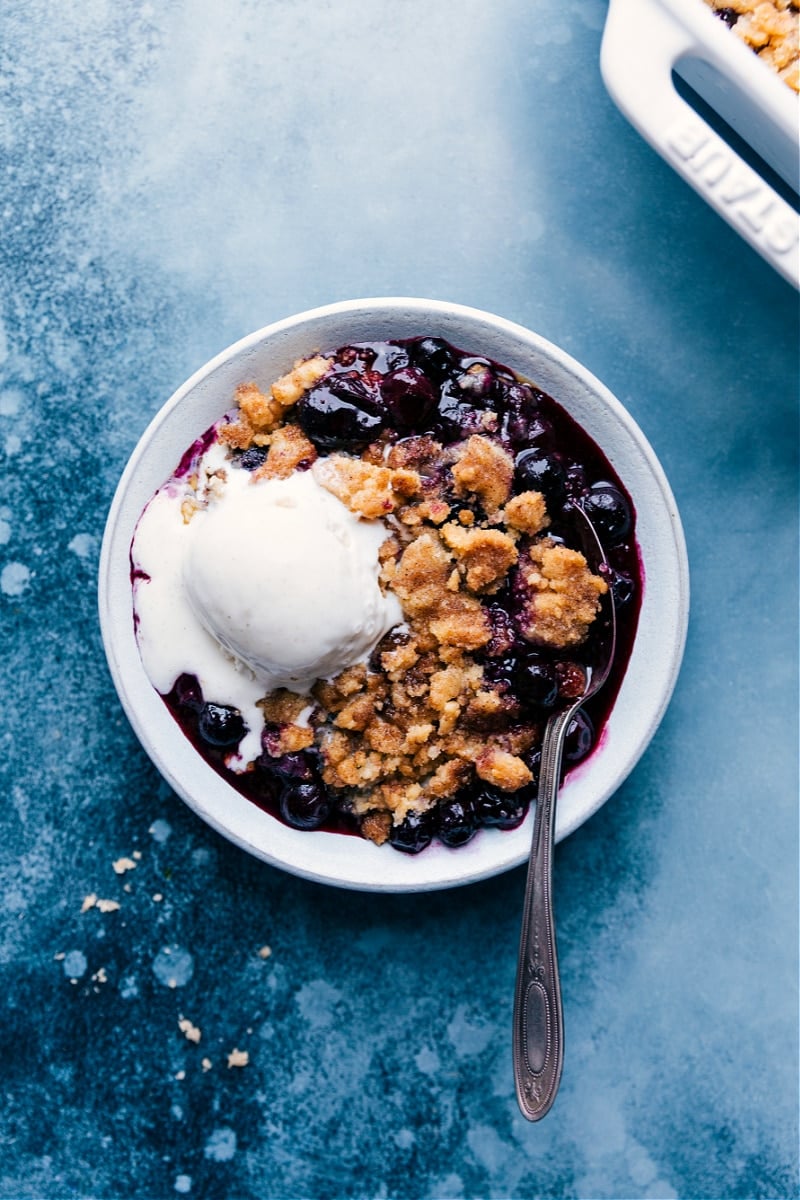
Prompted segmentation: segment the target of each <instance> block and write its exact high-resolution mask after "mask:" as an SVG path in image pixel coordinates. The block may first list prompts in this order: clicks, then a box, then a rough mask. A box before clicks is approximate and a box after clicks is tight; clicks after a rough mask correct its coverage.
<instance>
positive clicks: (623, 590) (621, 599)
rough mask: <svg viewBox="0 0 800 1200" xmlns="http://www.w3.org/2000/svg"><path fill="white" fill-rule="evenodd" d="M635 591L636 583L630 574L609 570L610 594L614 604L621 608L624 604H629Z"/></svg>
mask: <svg viewBox="0 0 800 1200" xmlns="http://www.w3.org/2000/svg"><path fill="white" fill-rule="evenodd" d="M635 593H636V584H635V583H634V582H633V580H632V579H631V577H630V575H628V574H627V572H625V571H615V570H612V572H611V594H612V595H613V597H614V604H615V606H616V607H617V608H621V607H622V606H623V605H624V604H630V602H631V600H632V599H633V597H634V595H635Z"/></svg>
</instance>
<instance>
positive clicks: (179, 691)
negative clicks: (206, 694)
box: [173, 675, 203, 713]
mask: <svg viewBox="0 0 800 1200" xmlns="http://www.w3.org/2000/svg"><path fill="white" fill-rule="evenodd" d="M173 690H174V694H175V700H176V702H177V703H178V704H179V705H180V706H181V708H188V709H189V710H190V711H191V712H197V713H199V712H200V710H201V709H202V707H203V692H202V690H201V688H200V684H199V682H198V680H197V677H196V676H195V675H179V676H178V678H177V679H176V680H175V687H174V689H173Z"/></svg>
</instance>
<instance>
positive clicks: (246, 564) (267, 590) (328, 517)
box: [183, 470, 403, 692]
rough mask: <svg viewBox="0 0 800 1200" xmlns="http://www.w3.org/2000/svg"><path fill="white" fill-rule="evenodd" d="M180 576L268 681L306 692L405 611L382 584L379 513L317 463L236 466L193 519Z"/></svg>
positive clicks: (367, 648)
mask: <svg viewBox="0 0 800 1200" xmlns="http://www.w3.org/2000/svg"><path fill="white" fill-rule="evenodd" d="M187 535H188V545H187V548H186V554H185V557H184V566H183V586H184V588H185V591H186V595H187V598H188V600H189V603H190V605H191V607H192V609H193V610H194V613H195V615H196V616H197V618H198V620H199V621H200V622H201V623H202V625H203V626H204V627H205V629H206V630H207V631H208V632H209V633H210V634H211V635H212V636H213V637H214V638H215V639H216V641H217V642H218V643H219V644H220V645H221V646H222V647H223V649H225V650H226V651H227V652H228V653H230V654H232V655H233V656H235V658H237V659H239V660H240V661H241V662H243V663H245V664H246V665H247V666H248V667H249V668H250V669H251V670H252V671H253V672H254V674H255V675H256V677H257V678H258V679H259V680H260V681H262V682H263V683H264V685H265V686H266V687H267V688H269V689H272V688H275V687H286V688H290V689H291V690H293V691H299V692H304V691H307V690H308V688H309V687H310V686H311V684H312V683H313V681H314V680H315V679H321V678H322V679H324V678H329V677H331V676H333V675H336V674H338V673H339V672H340V671H342V670H344V669H345V668H346V667H348V666H350V665H352V664H353V663H356V662H359V661H361V660H363V659H365V658H366V657H368V655H369V654H370V652H371V651H372V650H373V648H374V647H375V645H376V644H377V643H378V641H380V639H381V638H382V637H383V635H384V634H385V633H386V632H387V631H388V630H389V629H391V628H392V626H393V625H396V624H398V623H399V622H401V621H402V620H403V614H402V609H401V607H400V604H399V602H398V600H397V598H396V597H395V596H393V595H392V594H391V593H389V594H387V595H384V594H383V593H382V592H381V589H380V586H379V584H378V571H379V562H378V549H379V547H380V545H381V543H382V542H383V541H384V540H385V539H386V537H387V529H386V527H385V525H384V524H383V523H382V522H381V521H365V520H362V519H361V518H360V517H358V516H357V515H356V514H355V513H352V512H350V510H349V509H348V508H347V507H346V506H345V505H344V504H342V502H341V501H340V500H339V499H337V497H336V496H333V495H332V494H331V493H330V492H328V491H326V489H325V488H323V487H321V486H320V484H319V483H318V482H317V481H316V479H315V477H314V475H313V473H312V472H311V471H300V472H295V473H294V474H293V475H291V476H289V478H288V479H261V480H256V479H254V478H253V476H252V475H251V474H250V473H249V472H246V471H244V470H241V471H230V472H228V478H227V482H226V484H225V486H224V487H223V488H222V489H220V490H219V491H218V492H217V494H216V495H213V496H212V498H211V500H210V502H209V504H208V507H207V508H205V509H203V510H201V511H199V512H196V513H195V514H194V516H193V518H192V520H191V522H190V523H189V526H188V528H187Z"/></svg>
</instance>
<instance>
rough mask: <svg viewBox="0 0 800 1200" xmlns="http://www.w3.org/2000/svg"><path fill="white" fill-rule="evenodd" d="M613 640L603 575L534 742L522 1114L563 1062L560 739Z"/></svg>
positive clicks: (547, 1098) (517, 1070)
mask: <svg viewBox="0 0 800 1200" xmlns="http://www.w3.org/2000/svg"><path fill="white" fill-rule="evenodd" d="M573 513H574V515H575V524H576V525H577V526H578V533H579V536H580V540H581V543H582V545H581V550H582V551H583V554H584V557H585V558H586V561H587V562H588V564H589V566H590V567H591V569H592V570H593V571H596V572H597V573H598V574H602V575H605V576H606V577H608V574H609V568H608V563H607V561H606V556H605V554H604V552H603V548H602V546H601V545H600V541H599V539H598V537H597V533H596V532H595V529H594V526H593V525H592V523H591V521H590V520H589V518H588V517H587V516H586V514H585V513H584V512H583V510H582V509H580V508H578V507H577V505H576V506H575V507H574V509H573ZM615 642H616V617H615V613H614V599H613V596H612V594H611V587H610V582H609V588H608V591H607V592H606V594H605V595H604V596H603V597H601V609H600V612H599V613H598V615H597V617H596V618H595V623H594V625H593V646H594V647H595V653H594V661H593V662H590V663H589V664H588V672H587V679H586V686H585V688H584V691H583V695H582V696H580V697H579V698H578V699H577V700H575V701H573V702H572V703H571V704H570V705H569V707H568V708H565V709H562V710H560V711H558V712H556V713H554V714H553V715H552V716H551V717H550V718H549V720H548V722H547V725H546V726H545V732H544V738H543V741H542V761H541V767H540V773H539V790H538V795H537V800H536V814H535V817H534V823H533V837H532V841H531V854H530V858H529V860H528V878H527V882H526V885H525V902H524V907H523V912H522V933H521V935H520V944H519V958H518V961H517V983H516V988H515V991H514V1039H513V1061H514V1081H515V1083H516V1088H517V1100H518V1101H519V1106H520V1109H521V1110H522V1113H523V1115H524V1116H526V1117H527V1118H528V1120H529V1121H539V1120H540V1119H541V1118H542V1117H543V1116H544V1115H545V1114H546V1113H547V1112H548V1111H549V1110H550V1107H551V1105H552V1103H553V1101H554V1100H555V1097H556V1092H557V1091H558V1085H559V1083H560V1081H561V1068H562V1065H563V1061H564V1017H563V1012H562V1008H561V985H560V982H559V977H558V958H557V955H556V931H555V922H554V919H553V893H552V869H553V835H554V831H555V824H556V798H557V795H558V788H559V784H560V781H561V758H562V754H563V751H564V739H565V737H566V733H567V729H568V727H569V723H570V721H571V720H572V718H573V717H574V716H575V713H576V712H577V711H578V709H579V708H580V707H581V705H583V704H585V702H586V701H587V700H588V699H589V697H590V696H594V695H595V693H596V692H597V691H598V689H599V688H601V687H602V685H603V684H604V683H605V681H606V679H607V678H608V673H609V671H610V669H611V664H612V662H613V660H614V646H615Z"/></svg>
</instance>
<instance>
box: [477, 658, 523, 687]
mask: <svg viewBox="0 0 800 1200" xmlns="http://www.w3.org/2000/svg"><path fill="white" fill-rule="evenodd" d="M516 672H517V660H516V659H515V658H513V657H512V656H511V655H505V656H504V657H502V658H489V659H487V660H486V662H485V663H484V664H483V679H484V683H485V684H487V685H488V686H489V687H495V688H500V689H501V690H502V691H508V689H509V688H513V687H515V686H516Z"/></svg>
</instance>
